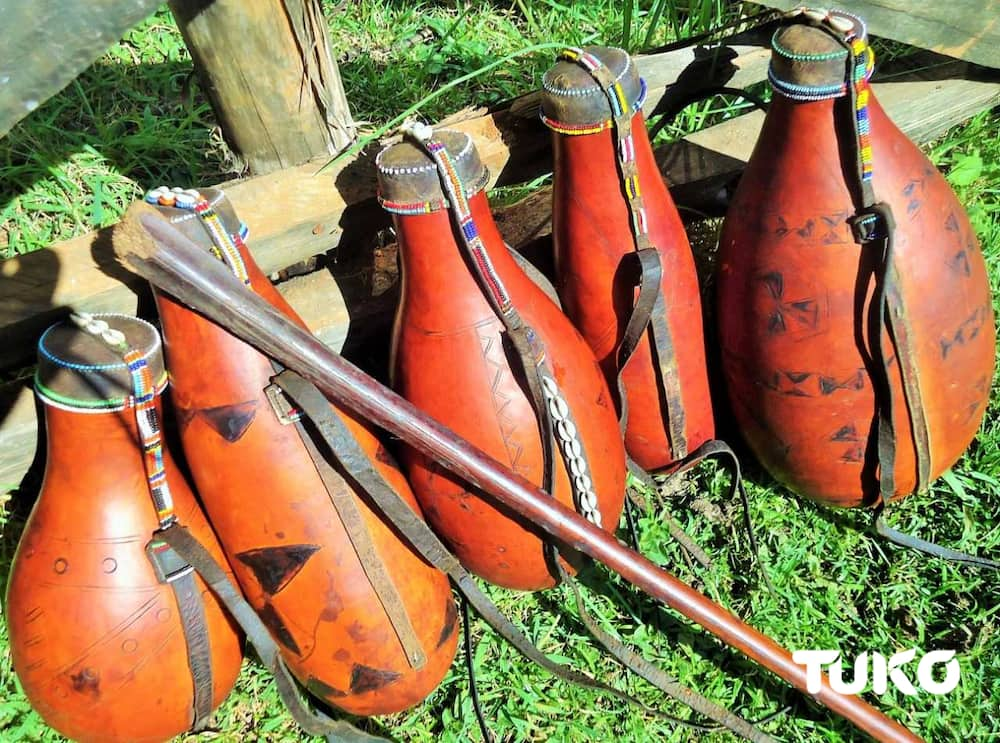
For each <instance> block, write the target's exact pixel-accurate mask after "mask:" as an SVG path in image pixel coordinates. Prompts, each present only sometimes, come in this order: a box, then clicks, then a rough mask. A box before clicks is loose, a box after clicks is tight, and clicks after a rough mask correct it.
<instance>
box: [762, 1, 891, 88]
mask: <svg viewBox="0 0 1000 743" xmlns="http://www.w3.org/2000/svg"><path fill="white" fill-rule="evenodd" d="M799 15H803V13H802V12H800V13H798V14H796V15H795V16H792V17H797V16H799ZM834 16H837V17H841V18H849V19H850V20H851V21H852V22H853V24H854V25H853V28H852V29H851V30H850V31H847V32H844V33H843V34H842V35H843V36H844V38H845V39H847V40H848V41H849V42H855V43H857V42H860V43H862V44H864V47H863V48H864V53H865V54H866V59H867V62H866V70H865V73H864V82H868V80H869V79H870V78H871V76H872V73H873V72H874V70H875V54H874V52H873V51H872V48H871V46H870V45H869V44H868V26H867V25H866V24H865V22H864V20H863V19H862V18H861V17H860V16H857V15H854V14H853V13H848V12H847V11H845V10H833V11H828V12H826V15H825V18H824V20H825V21H827V22H828V21H829V20H830V19H831V18H832V17H834ZM780 32H781V29H778V30H777V31H775V32H774V35H773V36H772V37H771V49H772V51H773V52H775V53H776V54H779V55H780V56H782V57H785V58H786V59H790V60H792V61H793V62H824V61H830V60H833V59H837V58H844V59H846V58H847V56H848V55H849V52H848V50H847V49H839V50H835V51H831V52H824V53H821V54H808V53H799V52H793V51H791V50H789V49H786V48H785V47H782V46H781V45H780V44H779V43H778V41H777V36H778V34H779V33H780ZM838 33H840V32H839V31H838ZM767 79H768V82H770V83H771V86H772V87H773V88H774V89H775V91H776V92H778V93H780V94H781V95H783V96H785V97H786V98H790V99H792V100H795V101H805V102H808V101H824V100H828V99H831V98H842V97H843V96H845V95H847V92H848V85H849V84H850V83H848V81H847V80H844V81H841V82H838V83H832V84H829V85H800V84H797V83H792V82H788V81H786V80H783V79H782V78H780V77H778V75H777V74H776V73H775V71H774V63H773V61H772V63H771V64H769V65H768V68H767ZM853 82H854V83H857V82H858V81H857V80H855V81H853Z"/></svg>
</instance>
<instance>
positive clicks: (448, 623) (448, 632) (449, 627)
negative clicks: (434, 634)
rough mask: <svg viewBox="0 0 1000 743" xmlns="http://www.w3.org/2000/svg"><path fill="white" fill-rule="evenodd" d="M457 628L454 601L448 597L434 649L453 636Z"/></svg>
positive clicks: (456, 613)
mask: <svg viewBox="0 0 1000 743" xmlns="http://www.w3.org/2000/svg"><path fill="white" fill-rule="evenodd" d="M457 626H458V609H457V608H455V601H454V600H453V599H452V598H451V596H449V597H448V607H447V609H445V613H444V626H443V627H441V634H439V635H438V641H437V645H435V646H434V647H435V648H439V647H441V646H442V645H444V644H445V643H446V642H448V640H449V639H450V638H451V636H452V635H453V634H455V628H456V627H457Z"/></svg>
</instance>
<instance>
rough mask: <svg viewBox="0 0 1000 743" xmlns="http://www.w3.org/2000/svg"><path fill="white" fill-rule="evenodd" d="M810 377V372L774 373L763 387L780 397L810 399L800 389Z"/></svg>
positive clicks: (803, 390)
mask: <svg viewBox="0 0 1000 743" xmlns="http://www.w3.org/2000/svg"><path fill="white" fill-rule="evenodd" d="M811 376H812V372H799V371H776V372H774V373H773V374H771V376H770V378H769V379H767V380H765V381H764V385H765V386H766V387H768V388H769V389H771V390H772V391H774V392H777V393H778V394H781V395H789V396H792V397H811V395H810V394H809V393H808V392H807V391H806V390H805V389H804V388H803V387H802V383H803V382H805V381H807V380H808V379H809V377H811Z"/></svg>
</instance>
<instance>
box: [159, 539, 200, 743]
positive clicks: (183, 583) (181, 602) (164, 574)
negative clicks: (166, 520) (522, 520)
mask: <svg viewBox="0 0 1000 743" xmlns="http://www.w3.org/2000/svg"><path fill="white" fill-rule="evenodd" d="M146 556H147V557H148V558H149V561H150V563H152V565H153V570H154V571H155V572H156V577H157V579H158V580H159V581H160V583H165V584H167V585H169V586H170V588H171V590H173V592H174V598H175V599H176V600H177V612H178V615H179V616H180V620H181V628H182V631H183V634H184V644H185V645H186V647H187V659H188V668H189V669H190V670H191V681H192V683H193V685H194V696H193V704H192V707H193V722H192V726H191V729H192V730H193V731H194V732H200V731H202V730H204V729H205V728H206V727H207V726H208V722H209V718H210V717H211V716H212V696H213V694H212V651H211V647H210V643H209V638H208V626H207V625H206V623H205V604H204V602H203V601H202V599H201V593H200V592H199V591H198V584H197V583H196V582H195V579H194V572H195V571H194V568H193V567H191V565H189V564H188V562H187V561H185V560H184V558H183V557H181V556H180V555H179V554H177V552H176V550H174V548H173V547H171V546H170V545H169V544H167V543H166V542H164V541H162V540H160V539H153V540H152V541H150V542H149V543H148V544H147V545H146Z"/></svg>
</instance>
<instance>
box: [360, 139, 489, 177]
mask: <svg viewBox="0 0 1000 743" xmlns="http://www.w3.org/2000/svg"><path fill="white" fill-rule="evenodd" d="M456 134H461V135H462V136H463V137H465V144H464V145H462V149H461V150H460V151H459V152H458V154H455V155H452V156H451V161H452V163H454V164H455V165H458V163H459V161H460V160H463V159H464V158H466V157H468V156H469V154H470V153H471V152H472V137H471V136H470V135H469V134H466V133H465V132H456ZM395 146H396V145H389V146H388V147H386V148H385V149H384V150H382V151H381V152H380V153H378V154H377V155H376V156H375V167H376V168H378V170H379V172H380V173H384V174H385V175H417V174H418V173H428V172H430V171H432V170H433V171H435V172H436V171H437V165H435V164H434V163H433V162H431V163H427V164H425V165H413V166H410V167H406V168H394V167H389V166H387V165H383V164H382V156H383V155H384V154H385V153H387V152H388V151H389V150H391V149H392V148H393V147H395ZM449 154H450V153H449Z"/></svg>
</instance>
